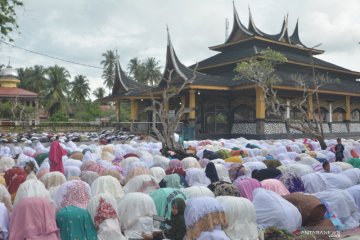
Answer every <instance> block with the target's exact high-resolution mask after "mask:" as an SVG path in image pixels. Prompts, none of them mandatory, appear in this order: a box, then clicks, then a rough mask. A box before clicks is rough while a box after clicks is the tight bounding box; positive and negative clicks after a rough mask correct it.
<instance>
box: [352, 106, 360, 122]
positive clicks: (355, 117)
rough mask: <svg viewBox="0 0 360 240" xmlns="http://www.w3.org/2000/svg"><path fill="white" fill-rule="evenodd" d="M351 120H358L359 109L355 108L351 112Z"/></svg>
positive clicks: (359, 119) (359, 115)
mask: <svg viewBox="0 0 360 240" xmlns="http://www.w3.org/2000/svg"><path fill="white" fill-rule="evenodd" d="M351 121H354V122H360V110H359V109H356V110H354V111H352V112H351Z"/></svg>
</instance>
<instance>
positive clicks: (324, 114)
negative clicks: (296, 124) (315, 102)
mask: <svg viewBox="0 0 360 240" xmlns="http://www.w3.org/2000/svg"><path fill="white" fill-rule="evenodd" d="M320 114H321V121H322V122H326V121H327V119H328V118H329V117H328V116H329V112H328V110H326V109H325V108H323V107H320ZM314 115H315V118H316V120H318V121H319V120H320V117H319V112H318V109H317V108H316V109H315V110H314Z"/></svg>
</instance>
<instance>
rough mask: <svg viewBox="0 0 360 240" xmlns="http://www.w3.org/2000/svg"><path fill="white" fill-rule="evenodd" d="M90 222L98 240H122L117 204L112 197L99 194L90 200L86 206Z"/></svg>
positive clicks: (123, 237)
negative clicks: (93, 226)
mask: <svg viewBox="0 0 360 240" xmlns="http://www.w3.org/2000/svg"><path fill="white" fill-rule="evenodd" d="M86 209H87V210H88V212H89V213H90V216H91V220H92V221H93V223H94V225H95V229H96V231H97V237H98V239H99V240H123V239H126V237H125V236H124V235H123V234H122V233H121V229H120V224H119V219H118V217H119V214H118V209H117V203H116V200H115V198H114V197H113V196H111V195H109V194H107V193H101V194H98V195H96V196H94V197H92V198H91V200H90V202H89V204H88V205H87V208H86Z"/></svg>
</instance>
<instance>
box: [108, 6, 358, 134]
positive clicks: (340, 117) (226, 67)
mask: <svg viewBox="0 0 360 240" xmlns="http://www.w3.org/2000/svg"><path fill="white" fill-rule="evenodd" d="M233 19H234V20H233V27H232V31H231V33H230V34H229V37H228V38H227V40H226V41H225V42H224V43H221V44H219V45H216V46H211V47H209V49H210V50H212V51H214V52H215V54H214V55H213V56H211V57H209V58H207V59H204V60H202V61H200V62H199V63H198V64H197V69H196V71H194V66H195V64H194V65H192V66H185V65H184V64H182V63H181V61H180V59H179V58H178V57H177V55H176V52H175V50H174V47H173V44H172V41H171V39H170V35H169V34H168V42H167V48H166V65H165V70H164V74H163V79H167V78H168V74H169V72H170V71H173V74H172V78H173V84H174V86H175V87H176V86H178V84H180V83H181V82H182V81H186V82H187V84H186V86H185V88H184V89H183V90H182V91H181V92H180V94H179V95H178V97H177V98H175V99H173V101H172V102H170V104H169V105H170V106H169V109H168V111H169V115H170V116H171V114H174V112H176V111H177V110H178V109H179V106H180V105H182V104H185V106H186V107H187V108H188V109H189V113H188V114H186V116H185V118H184V121H186V122H189V123H191V124H192V125H193V126H194V127H195V134H196V138H197V139H201V138H214V139H216V138H221V137H223V138H229V137H230V138H232V137H240V136H243V137H246V138H255V139H264V138H265V139H269V138H277V139H278V138H289V137H290V138H291V137H302V136H303V135H302V133H301V132H299V131H296V130H294V129H292V128H289V126H287V124H286V123H285V122H283V121H281V120H279V119H276V118H274V117H273V116H272V115H271V114H270V113H269V111H268V110H267V106H266V103H265V101H264V92H263V91H262V90H261V89H260V88H259V87H258V86H256V85H255V84H254V83H252V82H250V81H248V80H246V79H241V80H238V81H235V80H234V78H235V76H236V72H234V69H235V67H236V65H237V64H238V63H239V62H241V61H244V60H246V59H249V58H251V57H253V56H256V55H258V54H259V53H260V52H261V51H262V50H265V49H267V48H271V49H273V50H275V51H277V52H280V53H282V54H283V55H284V56H285V57H286V58H287V60H288V61H287V62H286V63H285V64H281V66H280V65H279V66H277V67H276V73H277V75H278V76H280V77H281V79H282V80H283V81H282V82H281V83H279V84H278V85H277V86H276V87H275V88H276V89H277V91H278V96H280V97H281V99H282V100H283V101H286V103H287V106H290V105H291V102H292V101H294V100H296V99H299V98H301V97H302V94H303V89H301V88H299V87H297V86H296V85H294V82H293V81H291V79H290V78H291V76H292V75H293V74H301V75H302V76H303V77H304V78H305V79H307V80H309V81H310V80H311V79H312V76H313V70H314V71H315V72H316V73H317V74H323V75H326V76H329V77H330V78H333V79H339V80H340V81H338V82H336V83H333V84H329V85H325V86H323V87H321V88H320V90H319V91H318V93H319V101H320V110H321V117H322V119H323V131H324V133H325V135H326V137H338V136H343V137H351V136H353V137H354V136H360V82H359V81H358V79H360V73H359V72H355V71H352V70H349V69H346V68H343V67H340V66H338V65H336V64H333V63H330V62H327V61H324V60H321V59H319V58H317V57H316V55H320V54H322V53H324V51H323V50H319V49H316V48H310V47H307V46H306V45H305V44H303V42H302V41H301V38H300V34H299V23H298V22H297V24H296V26H295V28H294V30H293V31H292V33H290V29H289V28H288V16H286V17H285V18H284V21H283V23H282V27H281V31H280V32H279V33H277V34H274V35H270V34H267V33H264V32H263V31H261V30H260V29H259V28H258V27H257V26H256V25H255V22H254V19H253V17H252V14H251V12H250V10H249V21H248V22H249V24H248V26H247V27H246V26H245V25H244V24H243V23H242V22H241V20H240V18H239V16H238V13H237V10H236V8H235V6H234V10H233ZM194 74H195V75H196V78H195V79H193V78H192V76H193V75H194ZM164 84H165V83H164V81H161V82H160V84H159V85H158V86H155V87H149V86H146V85H143V84H140V83H137V82H135V81H134V80H132V79H130V78H129V77H127V76H126V74H124V72H123V70H122V68H121V66H120V64H119V63H118V64H117V65H116V78H115V84H114V87H113V90H112V94H111V95H110V96H108V97H105V98H104V99H101V101H104V102H115V103H116V104H117V106H120V102H121V101H129V102H130V106H131V120H132V121H133V122H149V121H151V119H152V118H151V114H148V113H146V112H144V111H143V110H144V109H145V108H146V107H147V106H149V105H150V103H151V99H150V91H152V92H153V93H156V92H159V91H160V90H161V89H162V88H163V87H164ZM315 100H316V99H315V97H314V98H313V96H312V95H310V96H308V103H307V109H306V111H307V112H310V113H311V112H314V111H318V108H317V107H316V106H317V105H316V106H314V103H315V102H316V101H315ZM281 111H282V112H283V114H285V115H286V117H287V118H297V117H299V114H300V113H299V112H297V111H295V110H294V111H293V110H292V111H290V107H287V108H286V109H284V108H283V109H281ZM120 114H121V113H120V111H118V115H120ZM118 119H119V118H118Z"/></svg>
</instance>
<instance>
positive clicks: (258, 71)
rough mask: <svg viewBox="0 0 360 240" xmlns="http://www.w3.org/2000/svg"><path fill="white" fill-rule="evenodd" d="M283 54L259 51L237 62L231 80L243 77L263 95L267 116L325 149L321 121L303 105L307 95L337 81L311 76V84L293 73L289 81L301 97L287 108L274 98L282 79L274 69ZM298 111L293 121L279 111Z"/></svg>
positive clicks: (281, 61) (281, 101)
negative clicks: (283, 123)
mask: <svg viewBox="0 0 360 240" xmlns="http://www.w3.org/2000/svg"><path fill="white" fill-rule="evenodd" d="M286 62H287V59H286V57H285V56H284V55H282V54H281V53H279V52H276V51H273V50H271V49H269V48H268V49H267V50H264V51H262V52H260V54H259V55H257V56H255V57H253V58H251V59H249V60H246V61H243V62H241V63H239V64H238V65H237V66H236V68H235V71H236V72H238V73H239V75H238V76H237V77H236V78H235V80H239V79H243V78H246V79H247V80H249V81H250V82H252V83H254V84H255V85H256V87H258V88H260V89H261V90H262V91H263V92H264V100H265V103H266V104H267V107H268V108H267V109H269V111H270V114H271V115H273V116H276V117H277V118H278V119H281V120H283V121H284V122H286V123H287V124H288V126H289V127H290V128H292V129H295V130H298V131H300V132H302V133H304V134H306V135H309V136H311V137H314V138H316V139H318V141H319V143H320V145H321V147H322V149H326V143H325V141H324V135H323V132H322V131H321V126H322V122H321V121H322V120H321V118H319V117H318V116H317V113H315V112H309V111H307V110H306V109H307V103H308V99H309V96H310V95H317V93H318V91H319V89H320V88H321V87H322V86H324V85H325V84H330V83H334V82H337V81H338V80H337V79H336V80H332V79H328V77H327V76H323V75H315V74H314V76H313V79H312V81H307V80H306V79H305V78H304V76H303V75H300V74H295V75H294V76H292V79H291V80H290V81H293V83H294V85H296V86H297V87H299V88H301V89H303V95H302V97H301V98H298V99H293V100H291V104H290V106H288V105H287V103H285V102H284V101H283V100H282V99H281V97H279V96H278V95H277V89H276V86H277V85H279V84H280V83H281V82H282V81H283V80H282V79H281V78H280V77H279V76H278V75H277V73H276V70H275V67H276V66H277V65H279V64H282V63H286ZM287 107H290V110H292V111H297V112H299V116H298V118H297V119H293V118H286V116H285V115H284V114H282V112H281V110H280V109H286V108H287Z"/></svg>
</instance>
